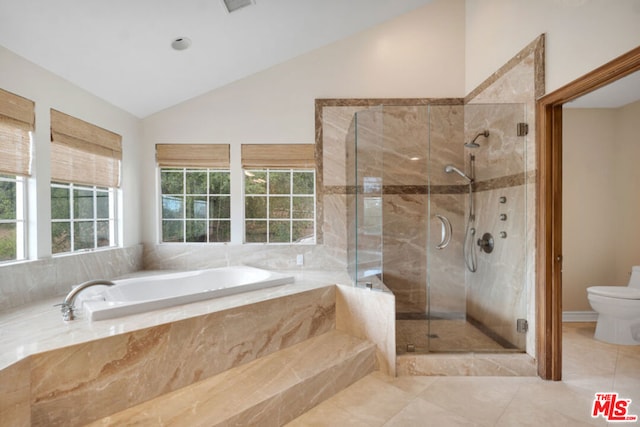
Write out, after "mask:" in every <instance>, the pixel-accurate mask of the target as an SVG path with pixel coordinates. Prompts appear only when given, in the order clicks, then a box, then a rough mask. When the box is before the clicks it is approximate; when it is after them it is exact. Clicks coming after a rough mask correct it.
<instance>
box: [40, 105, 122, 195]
mask: <svg viewBox="0 0 640 427" xmlns="http://www.w3.org/2000/svg"><path fill="white" fill-rule="evenodd" d="M121 160H122V137H121V136H120V135H118V134H116V133H113V132H110V131H108V130H105V129H102V128H100V127H98V126H95V125H92V124H91V123H87V122H85V121H83V120H80V119H77V118H75V117H72V116H69V115H67V114H64V113H61V112H60V111H56V110H53V109H52V110H51V180H52V181H61V182H72V183H75V184H88V185H97V186H100V187H119V186H120V161H121Z"/></svg>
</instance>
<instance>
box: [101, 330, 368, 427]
mask: <svg viewBox="0 0 640 427" xmlns="http://www.w3.org/2000/svg"><path fill="white" fill-rule="evenodd" d="M375 358H376V356H375V345H374V344H372V343H370V342H368V341H364V340H362V339H360V338H355V337H352V336H350V335H348V334H345V333H344V332H340V331H336V330H332V331H330V332H327V333H325V334H322V335H320V336H317V337H314V338H311V339H308V340H306V341H304V342H301V343H299V344H296V345H294V346H291V347H288V348H286V349H283V350H280V351H277V352H275V353H272V354H270V355H268V356H265V357H262V358H260V359H257V360H254V361H252V362H249V363H247V364H244V365H241V366H237V367H235V368H232V369H229V370H227V371H225V372H222V373H220V374H218V375H216V376H213V377H211V378H207V379H205V380H202V381H200V382H197V383H194V384H191V385H190V386H187V387H184V388H182V389H179V390H176V391H173V392H170V393H167V394H164V395H162V396H159V397H157V398H155V399H152V400H149V401H147V402H144V403H142V404H139V405H137V406H133V407H131V408H129V409H126V410H124V411H121V412H118V413H116V414H113V415H111V416H108V417H105V418H102V419H100V420H97V421H95V422H93V423H91V424H89V425H90V426H106V425H109V426H113V425H117V426H127V425H136V426H145V425H148V426H157V425H162V426H231V425H233V426H239V425H243V426H249V425H259V426H281V425H283V424H286V423H287V422H289V421H291V420H293V419H295V418H296V417H298V416H299V415H301V414H303V413H305V412H306V411H308V410H309V409H311V408H312V407H314V406H316V405H317V404H319V403H320V402H322V401H324V400H326V399H328V398H329V397H331V396H333V395H334V394H336V393H338V392H339V391H341V390H343V389H344V388H346V387H348V386H349V385H351V384H353V383H354V382H356V381H358V380H359V379H360V378H363V377H364V376H366V375H368V374H369V373H371V372H372V371H373V370H374V369H375Z"/></svg>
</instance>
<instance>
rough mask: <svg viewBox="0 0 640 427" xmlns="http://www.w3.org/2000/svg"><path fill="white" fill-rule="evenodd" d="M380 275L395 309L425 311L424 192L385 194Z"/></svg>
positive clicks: (425, 237) (425, 232)
mask: <svg viewBox="0 0 640 427" xmlns="http://www.w3.org/2000/svg"><path fill="white" fill-rule="evenodd" d="M383 202H384V203H383V217H384V257H383V262H384V264H383V279H384V283H385V285H386V286H387V287H388V288H389V289H390V290H391V291H392V292H393V293H394V294H395V295H396V303H397V305H398V307H397V310H398V311H399V312H413V313H416V312H417V313H424V312H426V303H427V292H426V283H427V268H426V267H427V265H426V263H427V254H426V248H427V227H426V224H427V221H426V218H427V196H426V195H408V194H403V195H385V196H384V199H383Z"/></svg>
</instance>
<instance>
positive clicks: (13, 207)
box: [0, 89, 35, 262]
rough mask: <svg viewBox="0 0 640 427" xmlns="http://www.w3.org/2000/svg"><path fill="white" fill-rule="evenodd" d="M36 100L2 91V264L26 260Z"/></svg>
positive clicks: (0, 96) (0, 251)
mask: <svg viewBox="0 0 640 427" xmlns="http://www.w3.org/2000/svg"><path fill="white" fill-rule="evenodd" d="M34 123H35V109H34V103H33V101H30V100H28V99H25V98H22V97H20V96H18V95H15V94H13V93H10V92H7V91H4V90H1V89H0V262H2V261H15V260H20V259H24V258H25V257H26V225H25V224H26V218H25V217H26V214H25V212H26V197H25V189H26V179H27V177H28V176H29V175H30V172H31V171H30V168H31V132H33V126H34Z"/></svg>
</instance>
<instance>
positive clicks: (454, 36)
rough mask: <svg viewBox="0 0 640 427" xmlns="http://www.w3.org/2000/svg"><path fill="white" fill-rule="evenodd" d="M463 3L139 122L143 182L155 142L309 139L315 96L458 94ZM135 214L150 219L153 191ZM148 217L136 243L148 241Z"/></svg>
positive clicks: (442, 2) (152, 227)
mask: <svg viewBox="0 0 640 427" xmlns="http://www.w3.org/2000/svg"><path fill="white" fill-rule="evenodd" d="M464 33H465V30H464V1H463V0H436V1H434V2H433V3H430V4H428V5H426V6H424V7H423V8H420V9H418V10H416V11H414V12H411V13H409V14H406V15H403V16H401V17H399V18H397V19H394V20H392V21H389V22H387V23H384V24H381V25H379V26H376V27H374V28H372V29H370V30H368V31H365V32H363V33H360V34H357V35H355V36H352V37H349V38H347V39H344V40H342V41H339V42H336V43H334V44H331V45H329V46H326V47H324V48H321V49H318V50H315V51H312V52H310V53H308V54H305V55H302V56H300V57H298V58H295V59H293V60H291V61H287V62H285V63H283V64H281V65H278V66H275V67H273V68H271V69H268V70H265V71H263V72H261V73H257V74H255V75H253V76H250V77H248V78H246V79H243V80H240V81H237V82H235V83H232V84H230V85H227V86H225V87H223V88H221V89H218V90H215V91H212V92H209V93H207V94H205V95H203V96H200V97H198V98H195V99H192V100H190V101H187V102H184V103H182V104H179V105H177V106H175V107H172V108H169V109H167V110H164V111H162V112H159V113H157V114H154V115H152V116H150V117H147V118H145V119H144V120H143V126H144V138H145V145H144V149H143V152H142V157H143V173H144V187H145V188H154V187H153V186H154V185H155V184H154V182H155V163H154V162H155V160H154V146H155V144H156V143H158V142H168V141H171V142H217V143H230V144H232V161H234V160H235V161H237V160H239V159H237V158H236V159H234V158H233V156H234V153H237V152H238V151H237V149H235V150H234V147H238V146H239V144H241V143H275V142H277V143H313V142H314V141H315V123H314V99H316V98H376V97H380V98H390V97H393V98H403V97H404V98H412V97H461V96H464ZM142 197H143V216H144V217H145V218H154V216H155V215H156V214H155V209H156V200H155V195H154V194H153V192H150V191H148V192H145V193H144V194H143V196H142ZM156 227H157V225H156V224H155V223H154V222H153V221H145V222H144V230H143V241H144V242H154V241H155V240H156Z"/></svg>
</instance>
